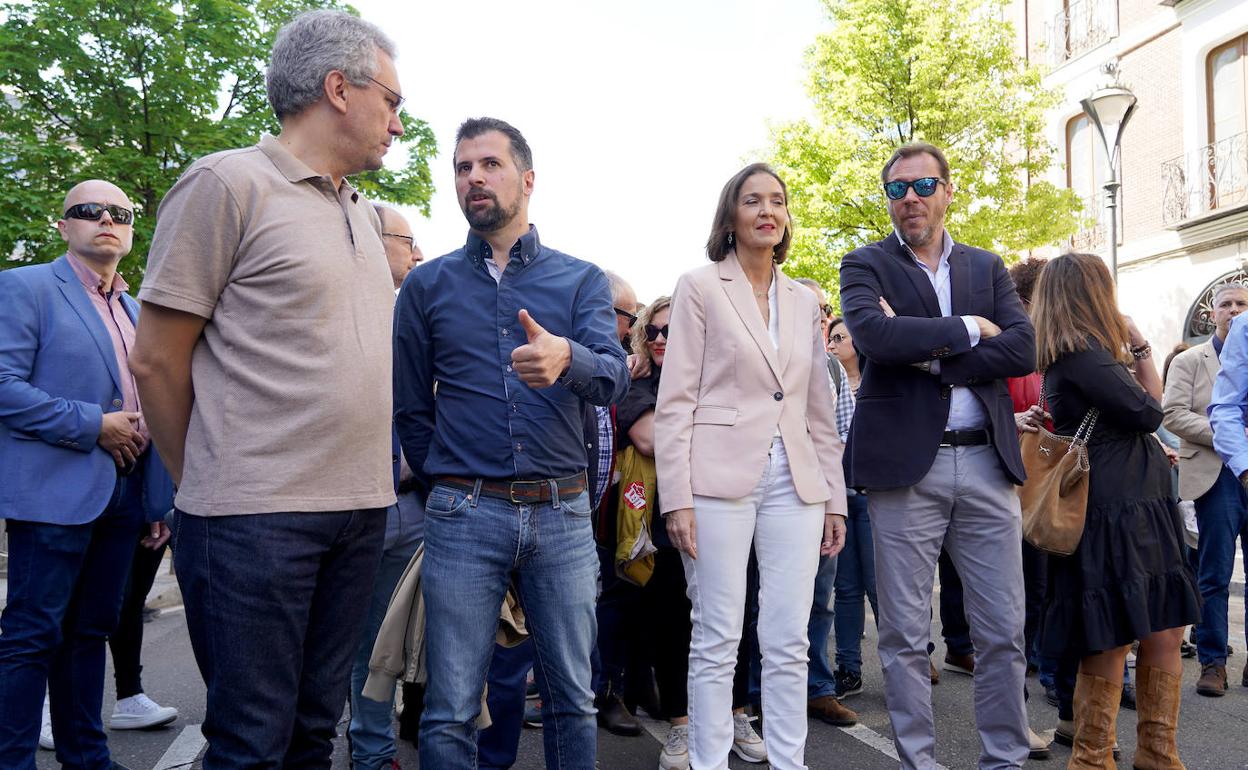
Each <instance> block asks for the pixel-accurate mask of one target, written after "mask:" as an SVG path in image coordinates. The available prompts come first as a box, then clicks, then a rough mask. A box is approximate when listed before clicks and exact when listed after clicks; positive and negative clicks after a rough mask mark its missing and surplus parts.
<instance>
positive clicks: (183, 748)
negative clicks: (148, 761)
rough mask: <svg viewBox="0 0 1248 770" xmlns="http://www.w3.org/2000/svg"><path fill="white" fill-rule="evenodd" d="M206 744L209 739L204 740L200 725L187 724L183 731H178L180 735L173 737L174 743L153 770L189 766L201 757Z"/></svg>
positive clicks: (168, 769)
mask: <svg viewBox="0 0 1248 770" xmlns="http://www.w3.org/2000/svg"><path fill="white" fill-rule="evenodd" d="M205 744H207V741H206V740H204V735H203V733H201V732H200V731H199V725H187V726H186V727H183V728H182V732H180V733H178V737H177V738H174V739H173V743H171V744H170V745H169V748H168V749H166V750H165V753H164V755H163V756H161V758H160V760H159V761H157V762H156V766H155V767H153V768H152V770H174V768H181V767H188V768H189V767H190V766H191V763H193V762H194V761H195V759H196V758H197V757H199V752H200V751H201V750H202V749H203V748H204V745H205Z"/></svg>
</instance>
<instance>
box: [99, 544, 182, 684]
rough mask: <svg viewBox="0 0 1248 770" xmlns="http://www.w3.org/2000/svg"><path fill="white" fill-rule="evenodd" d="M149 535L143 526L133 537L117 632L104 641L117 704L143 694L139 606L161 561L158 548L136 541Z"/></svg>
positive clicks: (141, 634) (140, 610) (162, 556)
mask: <svg viewBox="0 0 1248 770" xmlns="http://www.w3.org/2000/svg"><path fill="white" fill-rule="evenodd" d="M150 533H151V528H150V527H149V526H148V525H147V524H144V525H143V526H142V527H141V528H140V529H139V531H138V532H137V533H136V535H135V539H134V556H133V558H132V559H131V562H130V578H129V580H128V581H127V582H126V592H125V599H124V600H123V601H122V605H121V618H120V619H119V620H118V621H117V630H116V631H115V632H114V633H113V634H112V636H110V637H109V638H108V648H109V650H110V651H111V652H112V654H113V674H114V678H115V679H116V682H117V700H121V699H122V698H129V697H131V696H133V695H138V694H139V693H141V692H143V679H142V676H141V674H142V671H143V665H142V662H141V661H142V650H143V604H144V603H145V602H146V601H147V594H148V592H149V591H151V590H152V583H154V582H156V572H157V571H158V570H159V569H160V563H161V561H162V560H163V559H164V558H165V548H167V547H168V544H165V545H162V546H161V547H160V548H157V549H156V550H152V549H151V548H144V547H143V546H142V545H140V544H139V541H140V540H142V539H143V538H144V537H146V536H147V535H149V534H150Z"/></svg>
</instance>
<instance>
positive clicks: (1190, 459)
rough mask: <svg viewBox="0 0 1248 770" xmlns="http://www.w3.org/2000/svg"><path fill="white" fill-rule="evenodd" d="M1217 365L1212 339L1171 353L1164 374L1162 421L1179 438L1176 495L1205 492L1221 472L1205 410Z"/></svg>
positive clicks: (1187, 496)
mask: <svg viewBox="0 0 1248 770" xmlns="http://www.w3.org/2000/svg"><path fill="white" fill-rule="evenodd" d="M1219 368H1220V366H1219V364H1218V354H1217V352H1216V351H1214V349H1213V343H1212V342H1210V341H1206V342H1202V343H1201V344H1199V345H1197V346H1196V347H1194V348H1189V349H1188V350H1184V351H1183V352H1182V353H1180V354H1178V355H1177V356H1175V357H1174V360H1173V361H1171V362H1170V372H1169V374H1167V375H1166V390H1165V393H1164V394H1163V397H1162V409H1164V410H1165V413H1166V416H1165V418H1164V419H1163V421H1162V425H1164V426H1165V427H1166V430H1168V431H1170V432H1171V433H1173V434H1174V435H1176V436H1178V437H1179V438H1180V439H1181V442H1180V444H1179V497H1181V498H1183V499H1184V500H1195V499H1196V498H1198V497H1200V496H1201V495H1203V494H1204V493H1206V492H1208V491H1209V489H1210V488H1211V487H1212V486H1213V482H1215V481H1217V480H1218V474H1219V473H1221V472H1222V458H1221V457H1218V454H1217V452H1215V451H1213V428H1212V427H1210V425H1209V416H1208V411H1207V410H1208V408H1209V399H1210V397H1211V396H1212V394H1213V382H1214V380H1216V379H1217V378H1218V369H1219Z"/></svg>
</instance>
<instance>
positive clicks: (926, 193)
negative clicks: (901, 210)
mask: <svg viewBox="0 0 1248 770" xmlns="http://www.w3.org/2000/svg"><path fill="white" fill-rule="evenodd" d="M938 184H945V180H943V179H941V178H940V177H935V176H925V177H923V178H922V179H916V180H914V181H913V182H907V181H905V180H902V179H897V180H894V181H892V182H885V183H884V194H885V195H887V196H888V198H889V200H894V201H899V200H901V199H902V198H904V197H906V191H907V190H909V189H910V188H911V187H913V188H914V194H915V195H917V196H919V197H920V198H928V197H931V194H932V193H934V192H936V185H938Z"/></svg>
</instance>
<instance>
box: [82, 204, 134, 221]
mask: <svg viewBox="0 0 1248 770" xmlns="http://www.w3.org/2000/svg"><path fill="white" fill-rule="evenodd" d="M105 211H107V212H108V215H109V217H111V218H112V220H113V223H114V224H118V225H128V224H130V223H131V222H133V221H134V212H133V211H131V210H130V209H123V208H122V207H121V206H114V205H112V204H105V203H79V204H77V205H75V206H70V207H69V208H67V209H65V218H66V219H86V220H90V221H92V222H98V221H100V219H101V218H102V217H103V216H104V212H105Z"/></svg>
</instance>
